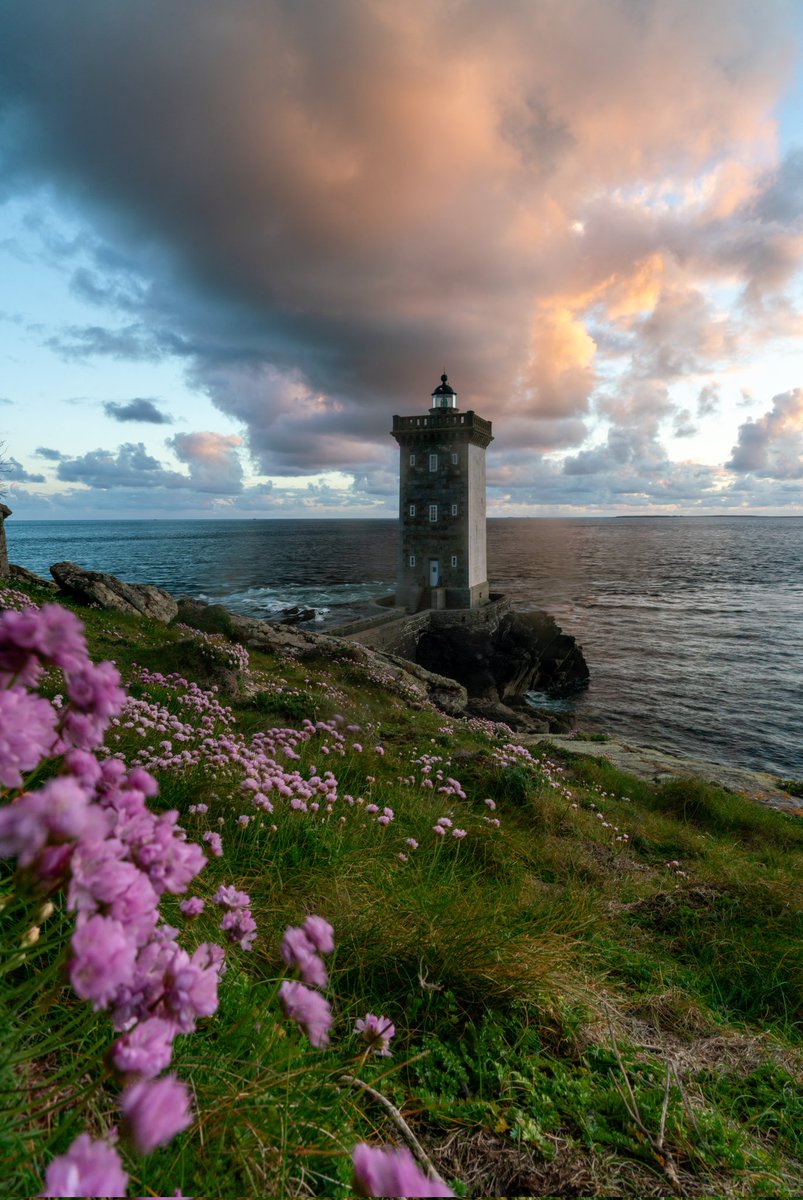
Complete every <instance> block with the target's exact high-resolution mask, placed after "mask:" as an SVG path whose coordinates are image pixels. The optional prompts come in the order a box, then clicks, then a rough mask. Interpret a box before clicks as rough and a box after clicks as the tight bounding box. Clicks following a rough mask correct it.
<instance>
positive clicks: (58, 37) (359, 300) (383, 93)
mask: <svg viewBox="0 0 803 1200" xmlns="http://www.w3.org/2000/svg"><path fill="white" fill-rule="evenodd" d="M783 17H784V10H783V8H782V6H770V7H769V8H767V7H766V6H762V7H761V10H760V11H759V9H758V7H757V6H756V5H755V4H754V3H753V2H752V0H707V3H706V4H704V5H700V4H699V3H697V2H693V0H646V2H645V3H643V4H640V5H635V6H634V5H633V4H632V3H630V2H629V0H608V2H607V3H606V4H604V5H602V4H599V3H598V2H597V0H575V2H574V3H572V4H520V3H508V4H503V5H498V4H495V3H491V0H458V2H456V3H451V2H450V3H446V2H441V0H437V2H433V3H431V4H427V5H402V4H399V3H397V2H396V0H388V2H381V0H377V2H375V3H356V2H353V0H338V2H337V3H333V2H332V0H305V3H303V4H298V3H293V2H291V0H285V2H282V0H238V2H237V3H236V4H221V3H219V0H171V3H169V4H164V3H163V2H162V0H138V2H137V3H136V4H123V3H110V2H109V0H72V2H71V3H70V4H64V3H63V0H37V3H36V4H30V5H17V6H13V7H11V8H10V10H9V13H7V14H6V15H5V31H4V38H3V39H2V42H0V81H2V82H0V130H2V132H0V154H2V156H3V173H2V177H3V179H4V180H5V185H4V186H5V187H6V189H7V190H8V192H9V194H10V193H11V191H12V189H17V190H18V191H22V190H24V189H25V188H34V187H37V186H40V185H42V184H44V185H47V186H48V187H53V186H55V187H57V188H58V192H59V195H60V196H62V197H68V198H69V199H70V200H71V202H72V203H73V205H74V206H75V211H77V212H81V213H83V214H84V215H85V217H86V219H87V220H88V221H91V223H92V229H93V236H92V237H91V238H89V239H87V238H86V237H83V238H82V237H80V236H79V237H78V238H74V239H72V240H71V239H69V238H67V239H61V240H59V239H58V238H57V237H52V238H51V246H52V252H53V254H54V255H60V256H61V257H62V259H63V260H64V261H65V262H67V261H73V260H74V263H73V267H72V286H73V290H74V292H75V293H76V295H78V296H80V297H81V298H82V299H83V300H85V301H88V302H90V303H95V304H98V305H103V306H106V307H108V306H112V307H113V308H114V309H115V310H116V311H117V312H118V314H120V317H121V320H122V321H123V323H122V324H121V325H120V326H119V327H112V325H111V324H110V323H109V324H107V325H101V324H98V325H92V326H76V327H72V328H68V329H66V330H63V331H60V332H59V333H58V334H56V335H55V336H52V337H51V342H50V344H51V346H52V348H53V349H54V350H56V351H57V352H58V353H61V354H64V355H65V356H67V357H70V358H73V359H75V358H85V359H86V358H91V357H93V356H96V355H102V356H107V357H112V358H115V359H121V360H122V359H130V360H131V361H144V362H148V361H156V360H158V359H160V358H163V357H165V356H167V355H175V356H179V357H181V358H182V359H183V360H184V361H185V362H186V364H187V366H188V369H189V371H190V374H191V379H192V381H193V382H194V384H195V386H197V387H199V388H203V389H204V390H205V391H206V392H207V393H208V394H209V396H210V397H211V398H212V400H213V401H214V402H215V403H216V404H217V405H218V406H219V407H220V408H221V409H222V410H223V411H225V412H226V413H227V414H229V415H231V416H233V417H235V418H237V419H239V420H241V421H242V422H243V425H244V427H245V429H246V430H247V435H248V448H249V450H250V451H251V453H252V454H253V455H254V457H255V460H256V461H257V462H258V463H259V464H260V466H261V468H262V469H263V470H264V471H268V470H273V471H277V470H292V471H301V472H303V471H309V472H312V471H319V470H321V469H322V468H325V467H327V466H334V467H343V468H348V469H352V470H355V471H357V472H358V473H365V472H372V471H382V470H384V469H385V467H386V465H387V462H388V452H387V449H386V439H387V431H388V429H389V421H390V417H391V415H392V414H393V412H394V411H397V412H404V411H410V410H413V411H416V410H421V409H423V408H425V407H426V406H427V401H428V393H429V391H430V390H431V388H432V387H433V385H434V384H435V383H436V382H437V376H438V374H439V373H440V370H441V369H442V367H443V366H444V365H445V366H446V368H447V370H449V371H450V373H452V374H453V375H454V376H455V382H456V385H457V387H458V391H459V393H460V404H461V408H463V409H467V408H472V407H476V408H477V409H478V410H479V411H480V412H482V413H483V414H484V415H487V416H489V417H491V418H494V419H496V420H497V429H498V434H499V447H500V448H502V447H504V446H505V445H508V444H510V443H511V442H512V440H513V439H512V438H511V437H510V436H509V435H508V434H506V433H505V423H506V422H509V423H510V427H511V428H512V427H513V425H514V423H515V428H516V439H515V440H517V441H518V440H520V439H522V438H523V439H525V441H526V443H527V445H529V446H530V448H531V449H532V450H533V451H537V449H538V448H541V447H545V446H547V445H552V446H554V447H558V446H560V445H562V446H564V447H565V446H573V445H576V444H577V441H576V438H577V435H578V431H579V427H580V424H582V423H583V421H584V419H585V418H586V417H587V416H588V413H589V407H590V397H591V396H592V394H593V392H594V389H595V388H596V387H597V386H598V384H599V382H600V374H599V370H598V362H597V361H596V360H597V359H598V358H602V359H604V358H605V356H606V355H607V356H609V357H610V358H616V359H617V360H623V361H625V362H627V360H628V358H630V357H631V356H633V355H635V358H634V361H633V363H632V364H631V366H630V368H629V373H630V376H632V379H636V378H638V377H641V378H650V379H658V381H659V382H662V381H665V380H667V379H669V378H679V377H681V376H683V375H685V374H688V373H689V372H694V371H704V370H707V369H710V367H711V365H712V364H713V363H716V362H719V361H720V360H721V359H722V358H723V357H726V356H727V355H728V354H729V353H730V352H731V351H732V349H733V344H734V341H733V339H734V337H735V333H734V331H733V330H732V329H731V328H730V327H729V326H727V325H725V326H724V327H723V326H722V323H721V322H718V321H717V320H716V319H715V314H713V313H712V312H711V310H710V307H709V306H708V304H707V301H706V300H705V298H704V297H703V296H702V293H701V291H700V290H699V288H698V287H697V282H696V280H695V279H694V278H693V277H687V275H688V272H689V271H692V274H693V270H697V269H699V270H702V271H703V272H709V273H713V274H714V275H717V273H720V274H723V273H725V272H726V271H731V272H732V271H734V270H735V271H737V273H740V277H741V278H742V280H743V282H744V285H745V289H748V288H749V287H751V286H752V288H753V292H752V293H751V295H753V294H755V295H758V294H760V295H761V297H762V298H765V297H766V294H767V291H768V289H771V287H772V286H776V285H780V284H781V283H783V282H784V280H785V279H787V278H788V268H789V264H790V262H791V260H792V259H793V258H794V256H795V254H796V253H799V252H798V251H796V250H795V241H794V236H793V234H794V231H793V230H790V227H789V223H790V221H792V220H793V219H794V218H793V215H791V214H792V212H793V209H794V199H793V197H794V187H795V179H796V176H795V173H794V170H792V168H791V166H790V168H789V170H788V171H787V174H786V176H783V178H781V176H778V177H777V178H775V177H773V178H771V179H770V178H767V180H766V181H765V183H764V185H763V186H764V189H765V191H767V192H768V193H769V191H770V190H771V189H773V188H774V189H775V190H774V192H773V193H772V194H773V197H774V199H770V198H768V199H767V201H766V203H765V206H764V208H763V209H762V208H761V206H760V204H759V203H758V202H757V201H756V200H755V196H754V197H753V200H752V201H751V202H752V203H753V208H752V210H751V211H750V212H747V209H746V208H745V204H746V203H747V202H746V201H745V202H744V204H743V205H742V209H741V210H740V209H739V205H738V204H733V205H731V207H730V208H729V209H728V210H727V212H726V213H725V215H724V216H723V215H722V213H721V212H720V210H717V212H716V213H714V212H713V211H707V210H705V211H703V212H702V214H697V215H695V216H693V217H689V216H688V215H683V216H682V217H681V216H680V215H678V214H677V212H675V213H674V215H673V212H672V206H671V205H670V206H665V209H666V210H667V211H663V212H662V213H660V214H655V213H653V214H646V215H645V211H644V206H643V205H642V206H640V205H639V204H638V203H636V202H632V203H631V202H627V201H625V200H622V199H621V197H622V196H623V195H625V194H626V193H628V191H637V190H638V189H639V188H642V187H643V186H644V184H645V181H648V182H649V181H650V180H654V179H662V178H664V177H666V176H670V175H671V176H673V177H679V178H680V179H681V180H682V181H683V180H688V179H694V178H696V175H697V173H698V172H699V171H700V170H702V169H708V168H709V167H710V165H711V164H712V163H717V162H718V161H720V160H723V161H725V162H726V164H727V163H729V162H730V161H735V162H736V163H737V164H738V162H739V159H740V154H741V152H742V148H743V147H746V146H752V145H753V144H755V143H757V142H759V141H761V139H762V138H764V137H765V136H766V118H765V113H766V112H767V111H768V110H769V108H770V107H771V104H772V103H773V101H774V99H775V97H776V95H777V91H778V88H779V80H780V77H781V75H782V73H783V71H784V69H785V64H786V63H787V62H788V61H789V60H790V55H791V48H790V47H789V46H788V45H787V44H786V43H785V40H784V37H785V34H784V28H783V26H784V20H783ZM679 81H682V84H681V85H679ZM720 190H721V189H720ZM600 196H614V197H615V200H610V201H607V202H600V201H599V199H598V198H599V197H600ZM784 197H785V199H783V198H784ZM740 222H742V223H743V225H744V228H740V224H739V223H740ZM584 223H585V225H584V232H583V231H582V229H583V224H584ZM770 227H772V228H770ZM762 239H763V241H762ZM82 259H89V260H90V265H89V266H87V264H86V263H85V262H84V261H79V260H82ZM684 264H691V267H690V266H688V265H686V266H684ZM640 305H641V307H640ZM586 321H588V323H589V327H592V328H594V329H598V331H599V336H596V335H595V336H591V335H590V334H589V331H588V329H587V327H586V323H585V322H586ZM639 415H640V416H643V413H640V414H639ZM610 419H611V420H612V421H614V423H615V422H616V421H617V418H616V417H615V416H613V417H611V418H610ZM550 422H551V423H553V427H552V431H551V433H550V432H548V431H547V426H548V425H549V423H550ZM623 424H624V427H625V428H626V429H629V425H628V423H627V419H625V421H624V422H623ZM648 425H649V430H650V431H651V430H652V424H650V422H649V421H648ZM627 436H628V438H629V441H630V443H631V444H635V439H634V436H633V435H632V434H628V435H627ZM651 437H652V434H651V432H649V431H648V436H647V441H648V442H649V440H650V438H651ZM85 457H86V456H85ZM81 461H83V460H81ZM115 461H117V460H116V459H115ZM188 465H190V464H188ZM84 467H85V469H86V470H87V471H88V472H90V473H91V472H92V471H93V470H100V471H101V477H102V470H101V468H100V467H98V465H97V464H95V463H90V462H86V463H85V464H84ZM129 468H130V464H129V463H128V460H125V461H123V462H122V463H120V464H119V465H118V467H117V468H115V469H117V470H118V471H119V472H120V473H121V474H122V475H125V474H126V472H127V471H128V470H129ZM78 469H79V468H77V467H76V470H78ZM145 473H147V472H145ZM231 479H233V476H231V477H230V480H231Z"/></svg>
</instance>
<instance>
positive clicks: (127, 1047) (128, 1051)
mask: <svg viewBox="0 0 803 1200" xmlns="http://www.w3.org/2000/svg"><path fill="white" fill-rule="evenodd" d="M177 1032H178V1030H177V1029H176V1026H175V1025H174V1024H173V1022H172V1021H165V1020H163V1019H162V1018H160V1017H151V1018H150V1019H149V1020H147V1021H140V1022H139V1024H138V1025H135V1026H134V1028H133V1029H132V1030H130V1031H129V1032H128V1033H125V1034H123V1036H122V1037H121V1038H118V1039H117V1041H116V1042H115V1043H114V1045H113V1046H112V1050H111V1058H112V1062H113V1063H114V1065H115V1067H116V1068H117V1070H118V1071H119V1072H120V1073H121V1074H123V1075H130V1074H137V1075H144V1076H145V1077H146V1078H148V1079H150V1078H152V1077H153V1076H154V1075H158V1074H159V1072H160V1071H163V1070H164V1069H165V1067H169V1066H170V1060H171V1058H172V1057H173V1039H174V1038H175V1036H176V1033H177Z"/></svg>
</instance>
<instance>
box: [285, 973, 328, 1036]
mask: <svg viewBox="0 0 803 1200" xmlns="http://www.w3.org/2000/svg"><path fill="white" fill-rule="evenodd" d="M279 1002H280V1004H281V1006H282V1008H283V1010H284V1012H285V1015H286V1016H288V1017H290V1019H291V1020H292V1021H295V1022H296V1024H297V1025H298V1026H299V1027H300V1028H301V1029H303V1030H304V1032H305V1033H306V1035H307V1037H308V1038H309V1040H310V1043H311V1044H312V1045H313V1046H315V1048H316V1049H318V1050H320V1049H323V1047H324V1046H328V1045H329V1030H330V1029H331V1027H332V1010H331V1008H330V1006H329V1002H328V1001H327V1000H326V999H324V997H323V996H322V995H321V994H320V993H319V992H313V991H312V990H311V989H310V988H307V987H304V984H303V983H297V982H296V981H295V980H293V979H286V980H285V981H284V983H283V984H282V986H281V987H280V988H279Z"/></svg>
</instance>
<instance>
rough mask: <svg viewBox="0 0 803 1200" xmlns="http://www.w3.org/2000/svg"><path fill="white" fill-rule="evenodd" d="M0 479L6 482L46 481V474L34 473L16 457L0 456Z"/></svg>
mask: <svg viewBox="0 0 803 1200" xmlns="http://www.w3.org/2000/svg"><path fill="white" fill-rule="evenodd" d="M0 480H2V481H3V482H4V483H44V482H45V477H44V475H32V474H30V472H29V471H26V470H25V468H24V467H23V465H22V463H21V462H18V461H17V459H16V458H3V457H1V456H0Z"/></svg>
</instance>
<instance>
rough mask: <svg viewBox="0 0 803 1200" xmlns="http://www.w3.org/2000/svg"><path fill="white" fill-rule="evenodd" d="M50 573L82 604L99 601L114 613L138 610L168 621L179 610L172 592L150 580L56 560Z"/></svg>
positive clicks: (98, 603)
mask: <svg viewBox="0 0 803 1200" xmlns="http://www.w3.org/2000/svg"><path fill="white" fill-rule="evenodd" d="M50 574H51V575H52V576H53V578H54V579H55V581H56V583H57V584H58V585H59V589H60V590H61V591H62V592H64V594H65V595H67V596H69V597H71V599H73V600H77V601H78V603H79V604H96V605H98V607H99V608H110V609H113V610H114V611H115V612H124V613H136V614H138V615H139V616H141V617H150V618H151V620H153V621H164V622H165V624H167V623H168V622H170V621H172V620H173V618H174V617H175V616H176V614H177V612H178V604H177V603H176V601H175V600H174V599H173V597H172V596H171V595H170V594H169V592H164V591H162V589H161V588H157V587H152V586H151V585H150V584H147V583H123V581H122V580H121V579H118V578H117V576H116V575H106V574H104V573H103V572H102V571H86V570H84V568H83V567H79V566H76V564H75V563H71V562H60V563H54V565H53V566H52V567H51V568H50Z"/></svg>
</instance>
